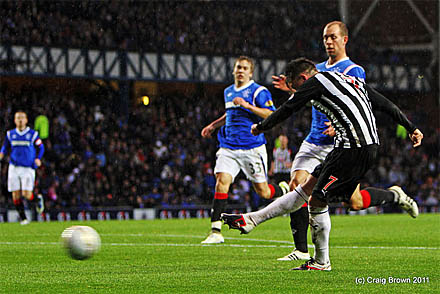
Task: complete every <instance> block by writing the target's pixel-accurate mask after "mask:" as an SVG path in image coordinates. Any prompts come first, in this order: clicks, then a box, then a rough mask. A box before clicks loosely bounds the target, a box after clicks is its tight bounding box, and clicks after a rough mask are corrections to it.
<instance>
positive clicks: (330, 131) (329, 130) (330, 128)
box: [322, 121, 336, 137]
mask: <svg viewBox="0 0 440 294" xmlns="http://www.w3.org/2000/svg"><path fill="white" fill-rule="evenodd" d="M324 124H325V125H326V126H328V128H327V129H326V130H325V131H324V132H322V133H323V134H324V135H327V136H330V137H334V136H336V131H335V129H334V128H333V126H332V123H331V122H329V121H326V122H324Z"/></svg>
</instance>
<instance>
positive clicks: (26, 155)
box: [0, 110, 44, 225]
mask: <svg viewBox="0 0 440 294" xmlns="http://www.w3.org/2000/svg"><path fill="white" fill-rule="evenodd" d="M14 123H15V125H16V128H15V129H13V130H9V131H7V132H6V137H5V140H4V143H3V146H2V148H1V150H0V160H2V159H3V158H4V157H5V155H6V154H7V153H8V151H9V150H10V151H11V154H10V161H9V168H8V191H9V192H12V200H13V202H14V205H15V208H16V209H17V212H18V214H19V216H20V224H22V225H27V224H29V222H30V221H29V220H28V219H27V218H26V214H25V212H24V205H23V201H22V197H24V198H26V199H27V200H28V201H32V202H34V203H35V206H36V211H37V212H38V213H42V212H43V210H44V200H43V197H42V196H41V195H39V196H38V197H34V194H33V190H34V184H35V169H36V168H38V167H40V166H41V158H42V157H43V154H44V145H43V142H42V141H41V139H40V137H39V136H38V132H37V131H35V130H32V129H31V128H29V127H28V126H27V123H28V119H27V115H26V113H25V112H24V111H21V110H20V111H17V112H16V113H15V115H14ZM35 147H37V148H38V154H37V153H36V150H35Z"/></svg>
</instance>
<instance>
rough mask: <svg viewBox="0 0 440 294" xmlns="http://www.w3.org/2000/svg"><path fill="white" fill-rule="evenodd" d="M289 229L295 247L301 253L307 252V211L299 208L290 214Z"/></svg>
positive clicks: (305, 208)
mask: <svg viewBox="0 0 440 294" xmlns="http://www.w3.org/2000/svg"><path fill="white" fill-rule="evenodd" d="M290 228H291V229H292V234H293V241H294V242H295V247H296V249H298V250H299V251H301V252H308V251H309V250H308V248H307V230H308V228H309V210H308V208H307V206H306V207H301V208H300V209H298V210H297V211H295V212H292V213H291V214H290Z"/></svg>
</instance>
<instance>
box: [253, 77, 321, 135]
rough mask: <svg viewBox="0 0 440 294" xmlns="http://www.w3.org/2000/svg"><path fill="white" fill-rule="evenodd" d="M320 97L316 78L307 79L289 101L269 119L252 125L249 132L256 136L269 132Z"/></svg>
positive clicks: (319, 88)
mask: <svg viewBox="0 0 440 294" xmlns="http://www.w3.org/2000/svg"><path fill="white" fill-rule="evenodd" d="M321 95H322V86H321V84H320V83H319V82H318V81H317V79H316V78H310V79H308V80H307V81H306V82H305V83H304V84H303V85H302V86H301V87H299V89H298V91H297V92H296V93H295V94H293V95H292V96H290V98H289V100H287V101H286V102H284V103H283V105H281V107H280V108H278V109H277V110H275V111H274V112H273V113H272V114H271V115H270V116H269V117H267V118H266V119H264V120H263V121H261V122H259V123H258V124H254V125H252V128H251V132H252V134H253V135H258V134H260V133H262V132H264V131H267V130H270V129H271V128H273V127H274V126H276V125H277V124H279V123H281V122H283V121H285V120H286V119H287V118H288V117H289V116H290V115H291V114H292V113H293V112H297V111H299V110H300V109H301V108H302V107H303V106H305V105H306V104H307V102H309V101H310V100H312V99H319V98H320V97H321Z"/></svg>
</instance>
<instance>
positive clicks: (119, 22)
mask: <svg viewBox="0 0 440 294" xmlns="http://www.w3.org/2000/svg"><path fill="white" fill-rule="evenodd" d="M306 2H307V1H306ZM306 2H305V1H289V2H279V1H259V2H258V8H257V5H255V6H253V5H250V3H251V4H252V2H248V1H226V2H224V1H204V2H196V1H109V2H104V1H1V2H0V43H2V44H10V45H24V46H30V45H32V46H51V47H57V46H58V47H64V46H68V47H70V48H105V49H112V50H113V49H122V50H129V51H144V52H162V53H163V52H170V53H188V54H194V53H196V54H208V55H231V56H237V55H249V56H251V57H253V58H262V57H264V58H283V59H286V58H290V57H292V56H302V55H306V56H307V57H309V58H311V59H314V60H317V61H320V60H324V59H325V58H326V56H325V51H324V50H323V47H322V40H321V33H322V27H323V25H324V24H325V23H326V21H327V20H328V19H329V18H330V19H339V13H338V8H337V2H336V1H321V6H322V9H321V10H317V9H314V8H312V7H311V6H310V5H306ZM323 10H325V17H324V13H322V11H323ZM292 14H294V15H295V17H290V16H291V15H292ZM353 17H356V16H353ZM151 28H154V29H151ZM382 37H383V36H382V35H380V34H379V33H378V34H377V35H376V36H375V38H370V39H368V40H366V39H362V38H356V39H350V43H349V46H348V52H349V55H350V57H351V58H352V59H353V60H354V61H356V62H357V63H359V64H364V63H367V62H384V61H386V62H392V63H402V62H403V61H405V63H411V62H414V63H417V64H426V63H427V62H429V60H428V59H426V58H425V56H423V55H419V56H414V55H411V54H406V55H399V54H397V53H395V52H394V53H393V52H391V53H390V52H388V51H376V48H377V47H376V46H374V45H375V41H378V42H379V41H380V39H381V38H382ZM392 37H393V36H390V34H388V36H386V38H388V41H393V40H392ZM411 38H415V39H416V41H421V42H422V41H424V40H423V38H424V36H423V35H421V34H412V35H411ZM418 38H419V39H420V40H418ZM382 41H383V40H382ZM385 41H386V40H385ZM412 41H414V40H412ZM367 77H368V71H367ZM270 90H273V88H270ZM400 97H402V96H400ZM281 102H282V99H281V100H278V101H276V104H277V106H278V105H280V103H281ZM397 104H398V105H399V106H401V107H402V105H401V104H399V103H397ZM404 104H405V106H404V108H403V110H404V111H405V113H407V114H408V116H409V117H410V119H411V120H412V121H414V122H415V123H416V124H417V125H418V126H420V128H421V130H422V131H423V133H424V134H425V140H424V142H423V143H424V144H423V146H421V147H420V148H418V149H417V150H414V149H412V147H411V144H410V141H409V140H408V138H407V136H406V134H405V133H403V135H402V132H400V131H398V130H397V128H396V125H395V124H393V123H390V122H389V121H388V120H387V118H385V117H383V118H382V116H379V119H378V121H379V123H378V125H379V127H380V137H381V141H382V147H381V148H380V156H379V160H378V162H377V166H376V167H375V169H374V170H372V171H371V172H369V173H368V174H367V177H366V179H365V182H364V185H369V184H374V185H375V186H382V187H389V186H391V185H393V184H398V185H401V186H403V187H404V189H405V190H406V191H408V193H409V194H410V195H412V196H413V197H415V198H416V200H417V201H418V203H419V204H425V205H438V203H439V197H440V158H439V145H440V129H439V126H438V125H435V124H434V125H433V124H432V123H431V122H430V121H429V118H428V117H427V116H426V115H425V110H424V109H423V103H422V104H417V103H404ZM416 104H417V105H416ZM18 109H24V110H25V111H26V112H27V114H28V117H29V125H30V126H31V127H34V124H33V122H34V120H35V118H36V117H37V116H38V115H45V116H46V117H47V118H48V120H49V122H50V130H49V137H48V138H46V139H44V140H43V141H44V144H45V147H46V153H45V155H44V157H43V166H42V167H41V168H40V169H38V170H37V181H38V184H37V191H36V192H37V193H41V194H43V195H44V196H45V199H46V205H47V207H48V208H84V209H87V208H91V207H99V206H101V207H108V206H133V207H156V206H170V205H183V206H192V205H197V204H210V203H211V201H212V197H213V191H214V186H215V178H214V175H213V169H214V166H213V164H214V163H215V152H216V150H217V143H216V139H215V138H213V139H203V138H202V137H201V136H200V132H201V130H202V128H203V127H204V126H206V125H207V124H208V123H210V122H211V121H212V120H214V119H216V118H218V117H220V116H221V115H222V114H223V111H224V106H223V98H222V96H221V92H220V94H219V95H217V96H216V97H212V96H211V95H208V94H204V93H203V92H201V93H197V94H194V95H187V94H183V93H178V92H176V93H174V94H168V95H159V96H158V97H155V99H152V101H151V103H150V104H149V105H148V106H147V107H144V106H139V105H135V104H133V105H131V106H130V109H129V115H128V117H125V116H120V115H118V114H117V112H115V111H114V106H112V105H111V100H110V99H108V97H106V94H105V93H97V91H95V92H93V91H90V92H89V93H84V92H82V93H80V94H79V93H73V92H72V93H69V94H67V93H63V92H62V91H58V92H56V93H55V92H53V91H52V90H51V89H50V87H37V88H36V87H31V86H23V87H21V89H19V90H18V91H17V90H14V91H13V90H11V87H10V85H9V84H8V83H6V82H2V83H1V84H0V136H4V135H5V132H6V130H8V129H11V128H14V127H15V126H14V124H13V114H14V112H15V111H16V110H18ZM310 117H311V111H310V110H309V109H306V110H304V111H302V112H300V113H298V114H296V115H294V116H292V117H291V118H290V119H289V120H288V121H287V122H286V123H285V124H283V125H282V126H281V127H280V128H278V129H275V130H274V131H272V132H271V133H268V134H267V140H268V154H269V156H270V157H271V150H272V148H273V147H274V140H275V138H276V137H277V136H278V135H279V134H280V133H285V134H287V136H288V138H289V147H290V148H291V149H292V151H293V155H294V154H295V152H296V151H297V149H298V148H299V145H300V144H301V142H302V140H303V138H304V137H305V136H306V135H307V133H308V130H309V127H310ZM1 142H2V143H3V138H2V139H1ZM6 178H7V165H6V164H3V165H2V169H1V185H2V187H1V188H2V189H1V191H2V193H1V195H0V207H11V208H12V207H13V206H12V200H11V197H10V195H9V194H8V193H7V190H6ZM252 194H253V193H252V191H251V189H250V186H249V183H248V182H247V181H246V180H245V179H244V178H243V177H241V178H239V179H238V180H237V181H236V183H235V184H233V186H232V187H231V192H230V202H231V203H239V204H244V203H246V204H249V205H250V206H254V205H255V204H253V203H251V202H252V201H253V196H252Z"/></svg>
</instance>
